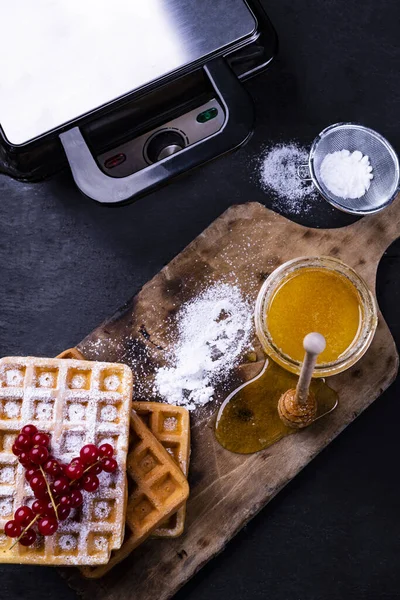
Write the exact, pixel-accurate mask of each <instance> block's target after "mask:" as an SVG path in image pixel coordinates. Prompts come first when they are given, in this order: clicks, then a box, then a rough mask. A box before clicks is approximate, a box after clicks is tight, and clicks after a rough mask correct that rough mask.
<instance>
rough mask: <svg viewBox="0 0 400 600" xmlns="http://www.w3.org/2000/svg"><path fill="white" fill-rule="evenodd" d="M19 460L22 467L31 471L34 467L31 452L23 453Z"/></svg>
mask: <svg viewBox="0 0 400 600" xmlns="http://www.w3.org/2000/svg"><path fill="white" fill-rule="evenodd" d="M18 460H19V462H20V463H21V465H22V466H23V467H25V468H26V469H29V468H30V467H32V466H33V465H32V461H31V457H30V452H21V454H20V455H19V456H18Z"/></svg>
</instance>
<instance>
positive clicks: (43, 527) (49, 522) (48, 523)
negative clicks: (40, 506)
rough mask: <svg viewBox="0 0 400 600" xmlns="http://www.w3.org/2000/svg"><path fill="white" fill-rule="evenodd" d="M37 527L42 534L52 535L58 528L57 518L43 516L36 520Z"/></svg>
mask: <svg viewBox="0 0 400 600" xmlns="http://www.w3.org/2000/svg"><path fill="white" fill-rule="evenodd" d="M38 529H39V532H40V533H41V534H42V535H53V533H55V532H56V531H57V529H58V523H57V519H53V518H52V517H44V518H43V519H40V520H39V522H38Z"/></svg>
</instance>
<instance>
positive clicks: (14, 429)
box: [0, 349, 190, 578]
mask: <svg viewBox="0 0 400 600" xmlns="http://www.w3.org/2000/svg"><path fill="white" fill-rule="evenodd" d="M132 391H133V383H132V373H131V371H130V369H129V368H128V367H126V366H125V365H122V364H111V363H101V362H89V361H85V360H84V359H83V357H82V355H81V354H80V353H79V352H78V351H77V350H76V349H72V350H68V351H66V352H64V353H62V354H61V355H60V356H59V357H58V358H55V359H43V358H33V357H28V358H20V357H17V358H15V357H13V358H4V359H2V360H0V562H7V563H20V564H24V563H25V564H42V565H76V566H79V567H80V568H81V571H82V573H83V575H84V576H86V577H92V578H97V577H101V576H102V575H104V574H105V573H107V572H108V571H109V570H110V569H111V568H112V567H113V566H115V565H116V564H117V563H119V562H121V561H122V560H123V559H124V558H126V557H127V556H128V555H129V554H130V553H131V552H132V550H133V549H134V548H136V547H137V546H138V545H139V544H141V543H142V542H143V541H144V540H145V539H146V538H147V537H149V536H150V535H153V536H157V537H167V538H169V537H177V536H179V535H181V534H182V532H183V529H184V521H185V502H186V500H187V497H188V495H189V487H188V484H187V480H186V476H187V472H188V464H189V454H190V441H189V436H190V428H189V414H188V412H187V411H186V410H185V409H184V408H181V407H174V406H170V405H168V404H160V403H155V402H133V403H132ZM27 423H32V424H34V425H36V427H37V429H38V430H40V431H43V432H46V433H49V434H50V435H51V451H52V454H53V455H54V456H55V457H56V458H57V459H58V460H60V461H62V462H64V463H65V462H69V461H70V460H71V459H72V458H74V456H76V455H77V454H79V449H80V448H81V447H82V446H84V445H85V444H88V443H93V444H97V445H99V444H103V443H109V444H111V445H112V446H113V448H114V458H115V459H116V460H117V463H118V469H117V471H116V472H115V473H113V474H107V473H104V472H103V473H101V474H100V475H99V479H100V486H99V488H98V490H97V491H96V492H95V493H91V494H85V493H84V502H83V504H82V506H81V507H80V508H79V509H76V510H75V511H74V512H73V513H72V514H71V516H69V517H68V519H66V520H65V521H62V522H60V523H59V528H58V530H57V533H56V534H55V535H52V536H49V537H41V536H39V537H38V539H37V540H36V542H35V543H34V544H33V545H32V546H29V547H26V546H22V545H20V544H14V540H13V539H10V538H9V537H7V536H6V535H5V534H4V526H5V523H6V522H7V521H8V520H10V519H12V518H13V513H14V511H15V510H16V509H17V507H19V506H21V505H23V504H25V505H28V506H30V505H31V504H32V502H33V500H34V497H33V492H32V490H31V488H30V486H29V484H28V483H27V482H26V481H25V478H24V469H23V467H22V466H21V465H20V464H19V463H18V459H17V457H16V456H14V454H13V453H12V451H11V446H12V444H13V442H14V440H15V438H16V435H17V434H18V432H19V431H20V429H21V428H22V427H23V426H24V425H26V424H27Z"/></svg>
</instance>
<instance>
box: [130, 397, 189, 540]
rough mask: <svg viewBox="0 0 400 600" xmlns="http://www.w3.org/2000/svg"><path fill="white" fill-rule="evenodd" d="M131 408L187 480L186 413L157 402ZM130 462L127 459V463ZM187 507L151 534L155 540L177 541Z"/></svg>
mask: <svg viewBox="0 0 400 600" xmlns="http://www.w3.org/2000/svg"><path fill="white" fill-rule="evenodd" d="M132 408H133V409H134V410H135V411H136V412H137V414H138V415H139V416H140V418H141V419H142V421H144V422H145V423H146V425H147V426H148V428H149V429H150V431H151V432H152V433H153V434H154V435H155V436H156V438H157V439H158V441H159V442H161V444H162V445H163V446H164V448H165V449H166V451H167V452H168V453H169V454H170V455H171V456H172V457H173V458H174V460H175V462H177V463H178V465H179V466H180V468H181V471H182V472H183V474H184V475H185V477H187V475H188V471H189V458H190V423H189V412H188V411H187V410H186V409H185V408H183V407H181V406H171V405H169V404H160V403H158V402H133V404H132ZM128 460H129V459H128ZM185 513H186V505H184V506H182V507H181V508H180V509H179V510H178V511H177V512H176V513H175V514H173V515H172V516H171V517H170V518H169V519H167V521H165V522H164V523H162V524H161V525H160V526H159V527H158V528H157V529H156V530H155V531H154V533H153V535H154V536H157V537H168V538H170V537H179V536H180V535H182V533H183V530H184V526H185Z"/></svg>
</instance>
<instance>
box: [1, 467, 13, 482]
mask: <svg viewBox="0 0 400 600" xmlns="http://www.w3.org/2000/svg"><path fill="white" fill-rule="evenodd" d="M14 479H15V470H14V467H3V468H2V469H0V483H13V482H14Z"/></svg>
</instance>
